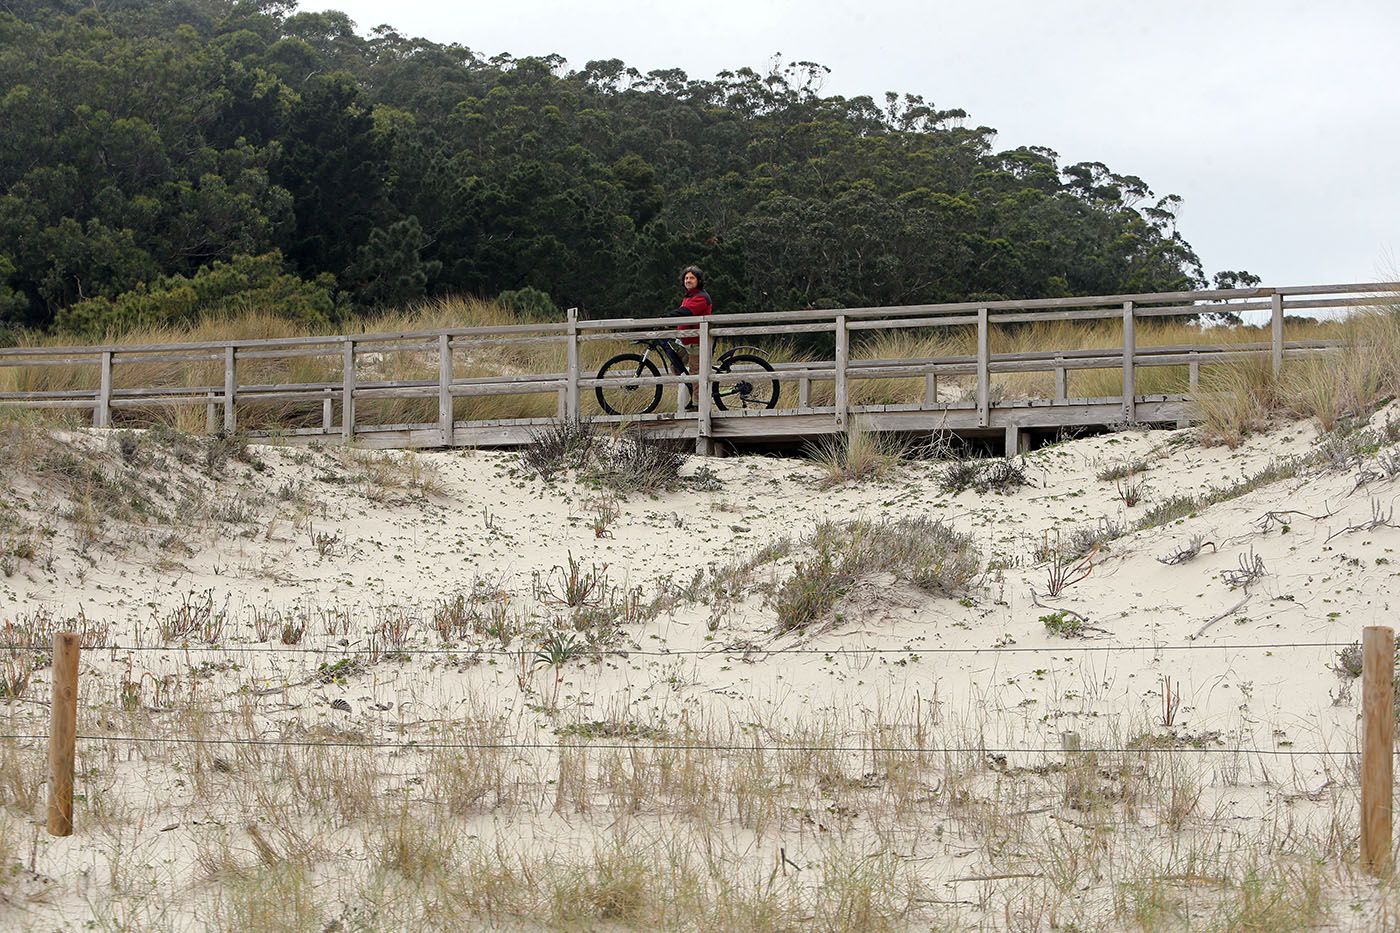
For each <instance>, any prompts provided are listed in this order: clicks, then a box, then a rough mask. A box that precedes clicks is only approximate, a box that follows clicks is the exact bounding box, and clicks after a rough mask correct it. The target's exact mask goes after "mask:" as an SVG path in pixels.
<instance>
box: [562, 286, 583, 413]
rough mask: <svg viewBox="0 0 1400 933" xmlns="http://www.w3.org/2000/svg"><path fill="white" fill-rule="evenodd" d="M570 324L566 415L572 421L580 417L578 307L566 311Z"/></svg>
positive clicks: (565, 391) (565, 401) (565, 396)
mask: <svg viewBox="0 0 1400 933" xmlns="http://www.w3.org/2000/svg"><path fill="white" fill-rule="evenodd" d="M564 314H565V315H566V317H567V320H568V324H569V350H568V352H569V381H568V385H567V386H566V387H565V389H564V416H565V417H566V418H568V419H569V420H570V421H577V420H578V417H579V400H578V308H570V309H569V310H568V311H565V312H564Z"/></svg>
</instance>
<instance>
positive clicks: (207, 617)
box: [151, 589, 228, 645]
mask: <svg viewBox="0 0 1400 933" xmlns="http://www.w3.org/2000/svg"><path fill="white" fill-rule="evenodd" d="M227 615H228V613H227V611H226V609H225V608H224V607H218V608H216V607H215V605H214V591H213V590H212V589H208V590H205V591H204V592H203V593H196V592H193V591H191V592H189V593H186V594H185V595H184V596H183V597H182V598H181V600H180V603H179V605H177V606H175V607H174V608H172V609H169V610H167V611H165V612H161V611H159V610H152V611H151V619H152V621H153V622H154V623H155V627H156V631H157V632H159V633H160V637H161V640H162V641H165V642H172V641H184V640H186V639H189V638H198V639H199V640H200V641H204V642H207V643H208V644H211V645H212V644H216V643H217V642H218V641H219V640H220V639H221V638H222V637H223V633H224V623H225V621H226V619H227Z"/></svg>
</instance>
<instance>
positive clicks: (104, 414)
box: [92, 350, 112, 428]
mask: <svg viewBox="0 0 1400 933" xmlns="http://www.w3.org/2000/svg"><path fill="white" fill-rule="evenodd" d="M98 378H99V379H100V382H99V383H98V388H97V406H96V407H95V408H93V410H92V426H93V427H94V428H110V427H111V426H112V351H111V350H103V351H102V374H101V375H100V376H99V377H98Z"/></svg>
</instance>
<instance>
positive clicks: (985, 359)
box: [977, 308, 992, 428]
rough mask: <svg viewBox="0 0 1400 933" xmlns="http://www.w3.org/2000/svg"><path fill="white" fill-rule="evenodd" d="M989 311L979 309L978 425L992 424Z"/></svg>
mask: <svg viewBox="0 0 1400 933" xmlns="http://www.w3.org/2000/svg"><path fill="white" fill-rule="evenodd" d="M990 329H991V328H990V322H989V321H988V318H987V309H986V308H978V309H977V424H978V426H979V427H984V428H985V427H986V426H987V425H989V424H991V423H992V341H991V334H990V333H989V331H990Z"/></svg>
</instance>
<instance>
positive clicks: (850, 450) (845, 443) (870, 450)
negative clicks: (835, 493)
mask: <svg viewBox="0 0 1400 933" xmlns="http://www.w3.org/2000/svg"><path fill="white" fill-rule="evenodd" d="M806 453H807V456H808V457H810V458H811V460H812V462H813V463H815V464H816V465H817V467H818V469H819V470H820V471H821V479H820V481H819V485H820V486H822V487H823V488H825V487H829V486H838V485H840V484H842V483H860V482H866V481H869V480H881V479H887V478H889V477H890V476H892V475H894V473H895V472H896V471H897V470H898V469H899V465H900V461H901V459H902V456H903V449H902V447H901V445H900V444H899V443H898V442H897V441H895V440H892V439H890V438H888V437H882V436H881V435H878V434H872V433H871V432H869V431H866V430H865V429H863V428H861V427H860V426H859V425H857V424H856V423H854V422H852V424H851V426H850V428H848V429H847V431H846V433H845V434H829V435H825V436H823V437H822V438H821V439H820V440H817V441H815V442H813V443H810V444H808V445H807V447H806Z"/></svg>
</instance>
